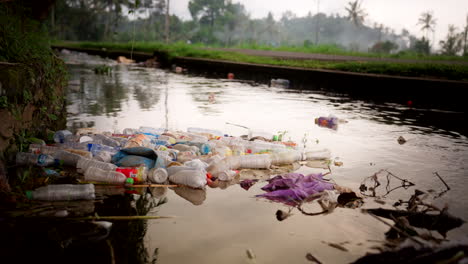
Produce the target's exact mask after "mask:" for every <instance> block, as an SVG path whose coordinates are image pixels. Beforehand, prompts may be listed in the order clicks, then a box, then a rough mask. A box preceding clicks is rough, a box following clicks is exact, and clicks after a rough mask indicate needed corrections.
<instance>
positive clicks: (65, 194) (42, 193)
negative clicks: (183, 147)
mask: <svg viewBox="0 0 468 264" xmlns="http://www.w3.org/2000/svg"><path fill="white" fill-rule="evenodd" d="M26 196H27V197H28V198H29V199H32V200H46V201H60V200H67V201H70V200H94V199H95V198H96V194H95V190H94V185H93V184H50V185H47V186H43V187H40V188H37V189H36V190H34V191H27V192H26Z"/></svg>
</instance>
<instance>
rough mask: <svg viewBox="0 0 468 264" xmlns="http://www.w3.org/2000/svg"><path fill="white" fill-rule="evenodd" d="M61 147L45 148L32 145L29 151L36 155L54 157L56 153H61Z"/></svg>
mask: <svg viewBox="0 0 468 264" xmlns="http://www.w3.org/2000/svg"><path fill="white" fill-rule="evenodd" d="M59 150H60V148H59V147H55V146H43V145H39V144H30V145H29V151H30V152H31V153H34V154H46V155H53V154H54V153H55V152H57V151H59Z"/></svg>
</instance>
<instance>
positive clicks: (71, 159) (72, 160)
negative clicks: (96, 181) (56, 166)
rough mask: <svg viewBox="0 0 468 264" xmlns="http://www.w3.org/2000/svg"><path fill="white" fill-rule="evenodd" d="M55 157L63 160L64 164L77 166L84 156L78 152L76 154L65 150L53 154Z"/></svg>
mask: <svg viewBox="0 0 468 264" xmlns="http://www.w3.org/2000/svg"><path fill="white" fill-rule="evenodd" d="M53 157H54V158H55V159H57V160H60V161H62V162H63V164H64V165H66V166H73V167H76V165H77V164H78V161H79V160H80V159H81V158H82V157H81V156H80V155H78V154H74V153H71V152H68V151H65V150H59V151H57V152H56V153H55V154H54V155H53Z"/></svg>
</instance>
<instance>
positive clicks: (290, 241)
mask: <svg viewBox="0 0 468 264" xmlns="http://www.w3.org/2000/svg"><path fill="white" fill-rule="evenodd" d="M63 57H64V59H65V60H66V62H67V63H68V67H69V69H70V73H71V76H70V80H71V84H70V86H69V89H68V94H67V99H68V103H69V104H68V106H67V112H68V121H67V126H68V128H69V129H70V130H76V129H78V128H81V127H94V128H96V129H98V130H101V131H112V132H114V131H116V132H118V131H122V130H123V129H125V128H138V127H140V126H152V127H166V128H169V129H174V130H184V131H185V130H186V129H187V128H188V127H204V128H212V129H218V130H221V131H223V132H224V133H225V134H229V135H235V136H239V135H242V134H246V132H247V130H246V129H244V128H241V127H238V126H235V125H231V124H228V123H232V124H239V125H242V126H246V127H249V128H252V129H255V130H262V131H268V132H271V133H277V132H278V131H287V134H286V136H285V137H286V139H289V138H290V139H291V140H294V141H296V142H301V141H302V139H303V138H306V139H307V141H306V143H305V144H306V147H307V148H308V149H310V150H314V149H324V148H326V149H329V150H330V151H331V153H332V159H333V160H334V161H341V162H343V166H340V167H338V166H332V167H331V171H332V173H331V175H330V177H331V178H332V179H333V180H334V181H335V182H337V183H338V184H340V185H343V186H346V187H350V188H352V189H353V190H355V191H358V188H359V185H360V183H361V181H362V180H363V179H364V178H366V177H368V176H371V175H373V174H374V173H376V172H378V171H379V170H381V169H387V170H388V171H390V172H392V173H393V174H395V175H397V176H399V177H401V178H405V179H408V180H409V181H411V182H413V183H415V184H416V186H415V187H412V188H409V189H408V190H404V189H399V190H397V191H395V192H392V193H391V194H389V195H388V196H387V197H386V199H384V200H385V202H386V205H380V204H377V203H375V202H374V201H373V200H372V199H366V200H365V201H366V203H365V205H364V207H366V208H373V207H381V206H384V207H391V205H392V204H393V202H395V201H397V200H398V199H403V200H407V199H408V198H409V197H410V196H411V194H413V192H414V189H415V188H417V189H419V190H423V191H427V190H431V189H432V190H435V191H436V192H440V191H442V190H444V189H445V187H444V185H443V183H442V182H441V181H440V180H439V179H438V178H437V177H436V175H435V174H434V173H435V172H437V173H438V174H439V175H440V176H441V177H442V178H443V179H444V180H445V181H446V183H447V184H448V186H450V188H451V190H450V191H448V192H447V193H446V194H444V195H443V196H442V197H440V198H437V199H435V200H434V204H435V205H437V206H440V207H443V206H444V205H445V204H447V205H448V206H449V212H451V213H452V214H454V215H456V216H458V217H461V218H464V219H468V210H467V209H468V208H467V207H468V206H467V204H468V196H467V195H466V191H467V189H468V183H467V182H466V181H467V178H466V175H467V171H468V168H467V167H466V166H467V163H468V139H467V137H466V136H467V134H466V130H465V128H464V124H465V123H466V116H465V113H458V112H450V111H441V110H437V109H421V108H418V107H417V106H411V107H410V106H407V105H399V104H394V103H379V104H373V103H372V102H370V101H362V100H358V99H354V98H353V97H352V95H343V94H339V95H338V94H328V93H326V92H323V91H321V92H317V91H310V90H292V89H287V88H275V87H269V86H268V85H264V84H251V83H247V82H241V81H229V80H223V79H208V78H204V77H199V76H198V77H197V76H190V75H182V74H176V73H172V72H169V71H166V70H162V69H153V68H144V67H139V66H129V65H118V64H115V63H113V62H111V61H107V60H103V59H100V58H97V57H91V56H87V55H83V54H81V55H77V54H74V53H73V54H67V55H63ZM103 63H106V64H108V65H111V66H112V68H113V71H112V74H110V75H97V74H94V72H93V70H92V69H93V67H95V66H96V65H97V64H103ZM189 72H190V69H189ZM329 115H334V116H336V117H339V118H340V119H344V120H347V121H348V122H347V123H344V124H340V125H339V128H338V129H337V130H331V129H327V128H322V127H319V126H317V125H316V124H315V123H314V119H315V118H316V117H320V116H329ZM400 136H402V137H404V138H405V139H406V140H407V142H406V143H405V144H402V145H400V144H399V143H398V142H397V139H398V137H400ZM302 170H304V171H306V170H305V169H304V168H301V171H302ZM392 184H395V182H393V183H392ZM263 185H264V183H258V184H256V185H254V186H253V187H252V188H251V189H249V190H248V191H245V190H244V189H242V188H240V186H239V185H231V186H221V188H208V187H207V189H206V191H193V192H192V193H189V194H187V193H186V194H185V195H179V194H177V193H175V192H174V191H173V190H168V191H167V193H166V195H167V199H168V202H167V203H166V204H164V205H162V206H161V207H160V208H159V209H158V211H157V212H154V213H155V214H156V213H157V214H158V215H173V216H176V218H173V219H162V220H152V221H150V222H148V230H147V232H146V235H145V238H144V241H145V246H146V248H147V250H148V251H149V252H151V254H152V252H154V251H155V250H156V249H157V252H158V261H157V263H285V262H291V263H307V262H308V260H307V259H306V257H305V256H306V254H307V253H311V254H312V255H314V256H315V257H316V258H318V259H319V260H321V261H322V262H324V263H348V262H352V261H354V260H356V259H357V258H359V257H360V256H363V255H365V254H366V253H367V252H375V250H374V251H372V250H371V249H370V247H372V246H375V245H379V242H378V241H383V240H384V232H385V231H387V230H388V227H387V226H385V225H384V224H382V223H380V222H378V221H377V220H375V219H373V218H372V217H370V216H368V215H365V214H362V213H361V212H360V210H358V209H356V210H353V209H344V208H337V209H336V210H335V211H334V212H333V213H331V214H329V215H322V216H306V215H302V214H301V213H300V212H299V211H297V210H294V211H293V216H291V217H290V218H288V219H286V220H285V221H282V222H280V221H278V220H277V219H276V217H275V212H276V211H277V210H278V209H282V210H288V208H287V207H286V206H284V205H281V204H277V203H271V202H266V201H265V200H259V199H256V198H255V197H254V196H255V195H256V194H261V193H263V191H262V190H261V189H260V188H261V187H262V186H263ZM381 188H384V187H381ZM184 196H185V197H186V198H187V197H188V196H190V197H191V198H189V199H186V198H183V197H184ZM309 209H310V211H314V210H315V211H317V210H318V207H317V206H315V207H314V205H310V208H309ZM467 234H468V226H467V225H464V226H462V227H461V228H458V229H456V230H452V231H450V232H449V236H448V237H449V238H451V239H454V240H457V239H463V238H466V236H467ZM328 243H335V244H341V245H342V246H343V247H345V248H346V249H347V250H348V251H342V250H338V249H337V248H334V247H331V246H329V245H328ZM247 250H249V251H251V252H253V253H254V254H255V256H256V258H255V260H252V259H249V258H248V256H247V253H246V251H247Z"/></svg>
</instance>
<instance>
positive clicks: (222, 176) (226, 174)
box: [216, 170, 237, 181]
mask: <svg viewBox="0 0 468 264" xmlns="http://www.w3.org/2000/svg"><path fill="white" fill-rule="evenodd" d="M236 174H237V171H233V170H227V171H222V172H220V173H218V174H217V175H216V176H217V177H218V179H219V180H220V181H230V180H232V179H233V178H234V177H235V176H236Z"/></svg>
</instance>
